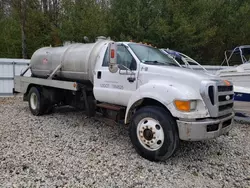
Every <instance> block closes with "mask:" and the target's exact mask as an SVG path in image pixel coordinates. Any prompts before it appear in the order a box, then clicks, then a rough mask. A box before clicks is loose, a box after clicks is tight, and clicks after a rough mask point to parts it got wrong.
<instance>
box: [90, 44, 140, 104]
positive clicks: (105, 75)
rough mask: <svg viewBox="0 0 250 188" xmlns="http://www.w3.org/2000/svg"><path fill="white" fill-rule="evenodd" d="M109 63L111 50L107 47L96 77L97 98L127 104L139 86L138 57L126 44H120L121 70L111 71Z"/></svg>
mask: <svg viewBox="0 0 250 188" xmlns="http://www.w3.org/2000/svg"><path fill="white" fill-rule="evenodd" d="M108 64H109V51H108V49H107V50H106V52H105V55H104V58H103V62H102V65H101V66H99V67H100V68H98V69H97V70H96V74H95V78H94V95H95V98H96V99H97V100H98V101H101V102H106V103H110V104H117V105H122V106H126V105H127V104H128V101H129V99H130V97H131V95H132V93H133V92H134V91H135V90H136V88H137V75H138V69H139V68H138V66H137V62H136V59H135V58H134V57H133V55H132V54H131V53H130V51H129V50H128V48H127V47H126V46H125V45H123V44H118V46H117V64H118V65H120V68H119V70H118V71H117V72H116V73H111V72H110V71H109V69H108ZM121 65H122V66H121ZM126 68H127V69H128V70H127V69H126Z"/></svg>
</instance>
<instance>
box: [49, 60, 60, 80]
mask: <svg viewBox="0 0 250 188" xmlns="http://www.w3.org/2000/svg"><path fill="white" fill-rule="evenodd" d="M60 68H62V64H60V65H58V66H57V67H56V68H55V70H54V71H53V72H52V73H51V74H50V75H49V77H48V78H47V79H49V80H51V79H52V78H53V76H54V75H55V74H56V72H57V71H58V70H59V69H60Z"/></svg>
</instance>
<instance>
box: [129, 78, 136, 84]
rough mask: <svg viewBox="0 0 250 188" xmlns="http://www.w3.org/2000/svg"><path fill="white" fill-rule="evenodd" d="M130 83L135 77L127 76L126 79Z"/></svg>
mask: <svg viewBox="0 0 250 188" xmlns="http://www.w3.org/2000/svg"><path fill="white" fill-rule="evenodd" d="M127 80H128V81H129V82H130V83H132V82H134V81H135V77H128V79H127Z"/></svg>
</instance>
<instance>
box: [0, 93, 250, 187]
mask: <svg viewBox="0 0 250 188" xmlns="http://www.w3.org/2000/svg"><path fill="white" fill-rule="evenodd" d="M249 133H250V125H247V124H242V123H241V124H240V123H235V127H234V128H233V130H232V131H231V132H230V133H229V135H227V136H221V137H219V138H217V139H214V140H209V141H203V142H181V146H180V149H179V150H178V152H177V153H176V154H175V156H174V157H172V158H171V159H169V160H167V161H165V162H160V163H155V162H149V161H147V160H145V159H143V158H142V157H140V156H139V155H138V154H137V153H136V152H135V150H134V149H133V147H132V144H131V143H130V140H129V137H128V132H127V129H126V128H125V127H124V126H121V125H116V124H115V123H113V122H111V121H108V120H103V119H102V118H101V117H96V118H90V119H89V118H86V116H85V115H84V114H83V112H79V111H75V110H74V109H72V108H59V109H56V110H55V112H54V113H53V114H51V115H46V116H42V117H35V116H32V115H31V113H30V112H29V109H28V104H27V103H26V102H23V101H22V98H20V97H15V98H10V99H4V98H0V186H1V187H131V188H132V187H168V188H169V187H178V188H179V187H212V188H215V187H220V188H221V187H225V188H227V187H247V188H249V187H250V135H249Z"/></svg>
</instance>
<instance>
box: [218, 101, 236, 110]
mask: <svg viewBox="0 0 250 188" xmlns="http://www.w3.org/2000/svg"><path fill="white" fill-rule="evenodd" d="M231 108H233V103H230V104H225V105H221V106H219V111H224V110H228V109H231Z"/></svg>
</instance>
